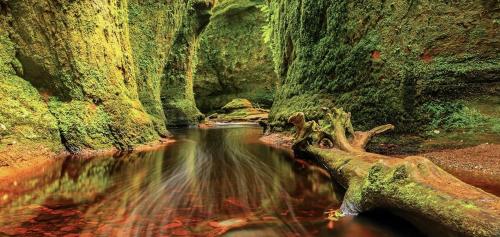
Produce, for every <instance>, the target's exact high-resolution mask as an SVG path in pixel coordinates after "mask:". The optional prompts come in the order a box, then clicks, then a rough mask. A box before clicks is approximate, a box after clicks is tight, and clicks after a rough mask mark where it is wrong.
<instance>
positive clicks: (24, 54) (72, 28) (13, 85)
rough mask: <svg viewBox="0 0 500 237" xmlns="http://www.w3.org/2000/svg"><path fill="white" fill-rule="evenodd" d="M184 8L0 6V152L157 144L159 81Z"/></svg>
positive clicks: (29, 2)
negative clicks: (3, 150)
mask: <svg viewBox="0 0 500 237" xmlns="http://www.w3.org/2000/svg"><path fill="white" fill-rule="evenodd" d="M190 4H191V2H186V1H181V0H176V1H167V2H165V1H159V0H147V1H134V0H131V1H125V0H118V1H101V0H99V1H90V0H82V1H69V2H66V1H49V0H42V1H39V0H36V1H35V0H22V1H21V0H20V1H0V12H1V15H0V17H1V18H0V23H1V26H2V27H1V28H0V56H1V58H0V59H1V61H0V66H1V70H0V76H1V80H0V96H1V99H0V106H1V108H2V109H1V111H0V139H1V142H0V143H1V144H2V145H1V146H0V153H2V149H11V148H12V147H15V146H17V147H20V148H25V149H27V147H29V146H30V145H33V146H37V147H38V146H39V145H42V146H44V147H47V148H48V149H50V150H52V151H54V152H57V151H60V150H61V148H62V145H64V146H65V148H66V149H67V150H69V151H72V152H78V151H80V150H82V149H104V148H110V147H116V148H119V149H130V148H131V147H133V146H134V145H137V144H144V143H147V142H151V141H154V140H156V139H158V138H159V137H160V136H165V135H167V134H168V132H167V130H166V128H165V117H164V112H163V108H162V106H161V101H160V94H161V88H162V86H161V79H162V78H163V75H164V74H165V72H164V71H165V70H168V69H169V68H166V67H165V64H166V63H167V58H168V55H169V54H170V51H171V48H172V45H173V43H174V36H175V35H176V34H177V32H178V31H179V29H180V28H181V26H182V21H183V19H184V16H185V15H186V14H187V10H188V9H191V6H190ZM163 87H165V86H163ZM177 93H178V92H177ZM193 104H194V99H193ZM12 141H15V142H17V144H12V143H15V142H12ZM8 144H10V145H8Z"/></svg>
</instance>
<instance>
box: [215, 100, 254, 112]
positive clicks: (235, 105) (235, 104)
mask: <svg viewBox="0 0 500 237" xmlns="http://www.w3.org/2000/svg"><path fill="white" fill-rule="evenodd" d="M250 108H253V105H252V102H250V101H249V100H247V99H240V98H238V99H234V100H231V102H229V103H227V104H226V105H224V106H223V107H222V110H224V111H226V112H232V111H234V110H238V109H250Z"/></svg>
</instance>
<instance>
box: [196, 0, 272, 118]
mask: <svg viewBox="0 0 500 237" xmlns="http://www.w3.org/2000/svg"><path fill="white" fill-rule="evenodd" d="M262 4H264V1H262V0H224V1H218V3H217V4H216V5H215V6H214V7H213V8H212V17H211V18H210V23H209V24H208V26H207V27H206V29H205V30H204V31H203V33H202V34H201V36H200V47H199V50H198V52H197V56H198V64H197V66H196V71H195V76H194V78H195V80H194V91H195V95H196V104H197V105H198V107H199V108H200V109H201V110H202V111H203V112H208V111H213V110H217V109H220V108H221V107H222V106H224V105H225V104H227V103H228V102H229V101H231V100H232V99H235V98H247V99H249V100H250V101H252V102H253V103H254V104H259V105H261V106H268V107H269V106H271V104H272V100H273V95H274V90H275V86H276V82H277V76H276V74H275V73H274V68H273V62H272V57H271V51H270V49H269V47H268V46H267V44H266V43H265V42H264V40H263V37H262V35H263V27H264V26H265V25H267V22H266V20H267V19H266V14H264V13H263V12H262V11H261V10H260V7H261V6H262Z"/></svg>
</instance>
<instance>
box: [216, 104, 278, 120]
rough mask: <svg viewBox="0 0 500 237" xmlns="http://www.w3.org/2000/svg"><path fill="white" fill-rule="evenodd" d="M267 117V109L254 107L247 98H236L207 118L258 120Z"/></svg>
mask: <svg viewBox="0 0 500 237" xmlns="http://www.w3.org/2000/svg"><path fill="white" fill-rule="evenodd" d="M268 117H269V110H266V109H260V108H255V107H254V106H253V105H252V102H250V101H249V100H248V99H241V98H237V99H233V100H232V101H230V102H229V103H227V104H226V105H224V106H223V107H222V108H221V109H220V113H215V114H212V115H210V116H209V117H208V118H209V119H210V120H212V121H216V122H259V121H267V119H268Z"/></svg>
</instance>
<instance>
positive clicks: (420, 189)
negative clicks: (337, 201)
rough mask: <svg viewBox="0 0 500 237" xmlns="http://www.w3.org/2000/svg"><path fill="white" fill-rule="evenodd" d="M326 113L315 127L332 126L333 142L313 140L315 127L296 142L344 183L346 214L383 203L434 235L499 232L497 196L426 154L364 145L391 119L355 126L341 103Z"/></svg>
mask: <svg viewBox="0 0 500 237" xmlns="http://www.w3.org/2000/svg"><path fill="white" fill-rule="evenodd" d="M326 118H327V120H328V125H327V126H326V128H324V127H323V128H319V129H316V130H315V132H316V133H320V132H325V131H328V132H330V134H331V135H332V137H333V139H334V141H333V142H334V143H335V148H333V149H323V148H319V147H316V146H313V145H312V144H313V142H311V141H314V138H313V137H312V136H313V134H314V133H311V134H310V135H309V137H298V140H297V142H296V143H295V144H294V146H293V148H294V150H295V152H297V153H300V154H301V155H305V156H307V157H312V158H313V159H314V160H315V161H316V162H318V163H320V164H321V165H322V166H324V167H326V169H327V170H328V171H329V173H330V174H331V176H332V179H333V180H334V181H336V182H338V183H339V184H340V185H341V186H343V187H344V188H345V189H346V193H345V197H344V201H343V204H342V206H341V211H342V213H343V214H345V215H356V214H358V213H361V212H364V211H369V210H373V209H378V208H383V209H388V210H391V211H393V212H395V213H396V214H399V215H401V216H402V217H404V218H406V219H408V220H409V221H411V222H413V223H414V224H415V225H416V226H418V227H420V228H421V229H422V230H424V231H427V232H428V233H429V234H431V235H433V236H498V234H499V233H500V199H499V198H498V197H497V196H495V195H492V194H489V193H487V192H484V191H483V190H481V189H479V188H476V187H473V186H471V185H468V184H465V183H464V182H462V181H460V180H459V179H457V178H455V177H454V176H453V175H451V174H449V173H447V172H446V171H444V170H442V169H441V168H439V167H438V166H436V165H435V164H433V163H432V162H431V161H429V160H428V159H427V158H424V157H419V156H410V157H406V158H404V159H399V158H393V157H388V156H383V155H379V154H374V153H369V152H366V151H365V150H364V146H365V145H366V144H367V142H368V140H369V139H370V137H372V136H373V135H376V134H379V133H381V132H384V131H387V130H389V129H392V128H394V126H392V125H390V124H389V125H383V126H380V127H377V128H374V129H372V130H370V131H368V132H354V131H353V130H352V129H351V128H352V125H351V124H350V114H349V113H346V112H344V111H343V110H342V109H333V110H332V112H329V111H326ZM297 128H298V130H299V131H300V127H297ZM346 130H347V131H349V133H350V134H351V136H350V137H348V136H346ZM302 134H303V133H302Z"/></svg>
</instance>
